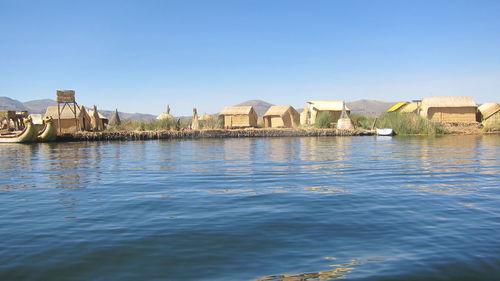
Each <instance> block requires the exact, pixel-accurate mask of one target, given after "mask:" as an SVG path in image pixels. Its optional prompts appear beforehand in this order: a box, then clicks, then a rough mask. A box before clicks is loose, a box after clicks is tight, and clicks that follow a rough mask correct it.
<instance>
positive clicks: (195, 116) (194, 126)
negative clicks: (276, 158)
mask: <svg viewBox="0 0 500 281" xmlns="http://www.w3.org/2000/svg"><path fill="white" fill-rule="evenodd" d="M191 129H193V130H199V129H200V121H199V120H198V111H197V110H196V108H193V122H192V123H191Z"/></svg>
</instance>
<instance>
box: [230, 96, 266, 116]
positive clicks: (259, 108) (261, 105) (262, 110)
mask: <svg viewBox="0 0 500 281" xmlns="http://www.w3.org/2000/svg"><path fill="white" fill-rule="evenodd" d="M273 105H274V104H270V103H268V102H266V101H263V100H248V101H246V102H242V103H240V104H237V105H235V106H253V109H254V110H255V112H256V113H257V115H258V116H259V117H262V116H264V114H266V111H267V110H268V109H269V108H270V107H271V106H273Z"/></svg>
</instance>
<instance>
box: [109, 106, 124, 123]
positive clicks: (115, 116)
mask: <svg viewBox="0 0 500 281" xmlns="http://www.w3.org/2000/svg"><path fill="white" fill-rule="evenodd" d="M121 123H122V120H121V119H120V115H118V109H115V112H114V113H113V116H111V120H109V125H111V126H116V125H120V124H121Z"/></svg>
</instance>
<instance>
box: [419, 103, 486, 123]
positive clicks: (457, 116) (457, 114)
mask: <svg viewBox="0 0 500 281" xmlns="http://www.w3.org/2000/svg"><path fill="white" fill-rule="evenodd" d="M420 115H421V116H422V117H424V118H427V119H429V120H431V121H434V122H440V123H455V122H456V123H475V122H477V121H476V115H477V105H476V103H475V102H474V101H473V100H472V98H471V97H432V98H424V99H423V100H422V110H421V111H420Z"/></svg>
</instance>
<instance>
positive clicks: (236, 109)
mask: <svg viewBox="0 0 500 281" xmlns="http://www.w3.org/2000/svg"><path fill="white" fill-rule="evenodd" d="M219 116H221V117H222V118H223V121H224V127H225V128H249V127H257V113H256V112H255V110H254V109H253V106H232V107H224V109H222V111H221V112H220V114H219Z"/></svg>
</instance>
